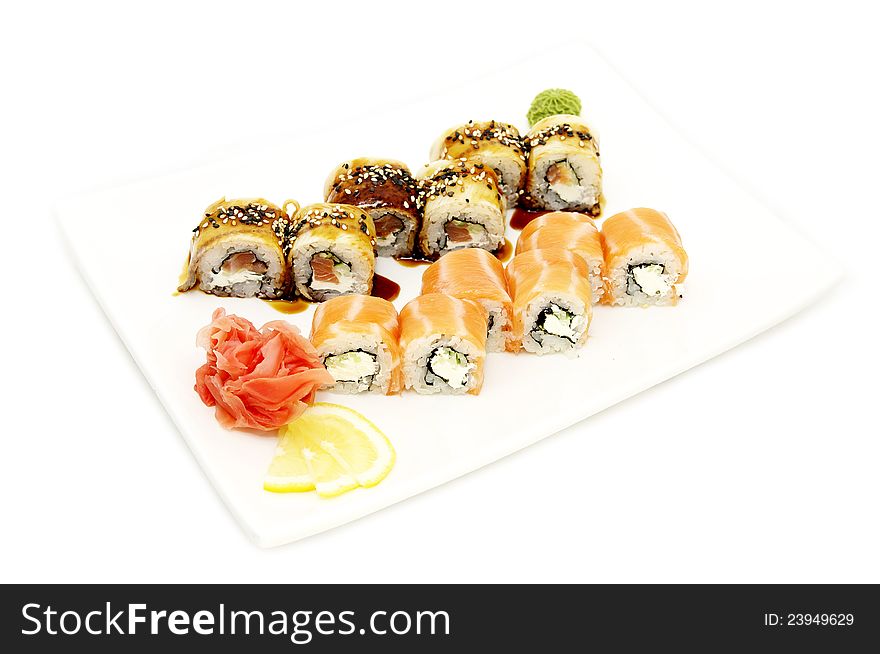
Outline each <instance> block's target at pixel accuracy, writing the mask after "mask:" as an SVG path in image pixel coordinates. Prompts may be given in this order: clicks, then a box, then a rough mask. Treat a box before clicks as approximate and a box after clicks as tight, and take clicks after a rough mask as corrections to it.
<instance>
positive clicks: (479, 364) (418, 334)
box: [400, 293, 486, 395]
mask: <svg viewBox="0 0 880 654" xmlns="http://www.w3.org/2000/svg"><path fill="white" fill-rule="evenodd" d="M400 347H401V349H402V350H403V380H404V384H405V386H406V388H411V389H413V390H414V391H416V392H417V393H422V394H432V393H444V394H452V395H460V394H464V393H470V394H472V395H477V394H479V392H480V387H481V386H482V385H483V363H484V361H485V359H486V311H485V309H483V307H482V306H481V305H479V304H478V303H476V302H474V301H473V300H460V299H459V298H455V297H452V296H451V295H443V294H442V293H430V294H428V295H420V296H419V297H417V298H416V299H414V300H412V301H411V302H409V303H408V304H407V305H406V306H405V307H403V310H402V311H401V312H400Z"/></svg>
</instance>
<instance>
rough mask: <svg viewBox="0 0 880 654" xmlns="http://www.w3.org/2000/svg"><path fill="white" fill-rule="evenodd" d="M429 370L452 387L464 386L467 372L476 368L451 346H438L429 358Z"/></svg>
mask: <svg viewBox="0 0 880 654" xmlns="http://www.w3.org/2000/svg"><path fill="white" fill-rule="evenodd" d="M429 363H430V370H431V371H433V372H434V374H435V375H436V376H437V377H440V378H441V379H443V381H445V382H446V383H447V384H449V385H450V386H451V387H452V388H464V387H465V386H466V385H467V380H468V374H470V371H471V370H473V369H474V368H476V366H475V365H474V364H473V363H470V362H469V361H468V358H467V357H466V356H465V355H463V354H462V353H461V352H457V351H455V350H453V349H452V348H451V347H438V348H437V349H436V350H435V352H434V354H433V355H432V356H431V360H430V362H429Z"/></svg>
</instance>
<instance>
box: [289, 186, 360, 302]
mask: <svg viewBox="0 0 880 654" xmlns="http://www.w3.org/2000/svg"><path fill="white" fill-rule="evenodd" d="M375 246H376V232H375V229H374V227H373V219H372V218H370V216H369V215H367V213H366V212H365V211H364V210H363V209H359V208H358V207H353V206H351V205H347V204H329V203H327V204H323V203H322V204H311V205H308V206H306V207H303V208H302V209H300V210H299V211H297V212H296V215H295V216H294V217H293V220H292V221H291V229H290V254H289V259H290V265H291V267H292V268H293V281H294V285H295V287H296V292H297V294H298V295H301V296H303V297H304V298H306V299H307V300H312V301H313V302H323V301H325V300H329V299H330V298H332V297H336V296H337V295H349V294H361V295H369V294H370V292H371V291H372V290H373V273H374V272H375V269H376V254H375V251H374V248H375Z"/></svg>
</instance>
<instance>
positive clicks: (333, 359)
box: [324, 350, 379, 387]
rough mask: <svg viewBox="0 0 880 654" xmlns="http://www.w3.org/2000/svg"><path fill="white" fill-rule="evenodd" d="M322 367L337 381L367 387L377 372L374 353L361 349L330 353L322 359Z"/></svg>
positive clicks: (377, 367)
mask: <svg viewBox="0 0 880 654" xmlns="http://www.w3.org/2000/svg"><path fill="white" fill-rule="evenodd" d="M324 367H325V368H327V372H329V373H330V375H331V376H332V377H333V380H334V381H337V382H357V383H359V384H364V385H366V386H367V387H369V386H370V384H372V383H373V377H375V375H376V374H377V373H378V372H379V362H378V361H377V360H376V355H375V354H371V353H369V352H364V351H363V350H351V351H349V352H343V353H342V354H331V355H329V356H327V357H326V358H325V359H324Z"/></svg>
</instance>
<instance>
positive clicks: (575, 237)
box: [516, 211, 605, 304]
mask: <svg viewBox="0 0 880 654" xmlns="http://www.w3.org/2000/svg"><path fill="white" fill-rule="evenodd" d="M553 247H561V248H564V249H566V250H571V251H572V252H575V253H577V254H579V255H581V257H582V258H583V260H584V261H585V262H586V263H587V270H588V271H589V278H590V287H591V289H592V291H593V304H596V303H597V302H599V300H600V299H601V298H602V296H603V295H604V294H605V255H604V253H603V250H602V235H601V233H600V232H599V229H598V228H597V227H596V224H595V223H594V222H593V220H592V219H591V218H590V217H589V216H586V215H584V214H581V213H572V212H568V211H552V212H550V213H545V214H544V215H543V216H538V217H537V218H535V219H534V220H532V221H531V222H530V223H529V224H528V225H526V226H525V228H524V229H523V230H522V232H520V235H519V238H518V239H517V241H516V254H520V253H521V252H528V251H529V250H541V249H544V248H553Z"/></svg>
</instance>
